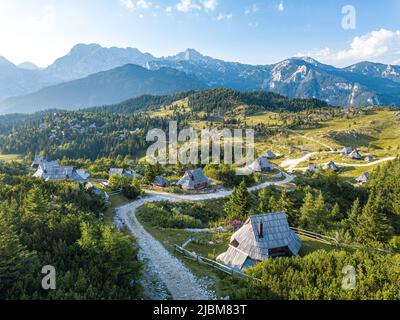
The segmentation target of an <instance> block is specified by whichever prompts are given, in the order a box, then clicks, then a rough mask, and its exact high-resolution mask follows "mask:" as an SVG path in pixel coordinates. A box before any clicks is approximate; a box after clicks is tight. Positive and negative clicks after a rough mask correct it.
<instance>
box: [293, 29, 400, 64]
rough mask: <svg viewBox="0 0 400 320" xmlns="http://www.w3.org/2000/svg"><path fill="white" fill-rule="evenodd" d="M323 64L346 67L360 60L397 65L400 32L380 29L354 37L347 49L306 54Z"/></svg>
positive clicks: (399, 51) (318, 50)
mask: <svg viewBox="0 0 400 320" xmlns="http://www.w3.org/2000/svg"><path fill="white" fill-rule="evenodd" d="M299 55H302V56H304V55H310V56H313V57H314V58H315V59H317V60H320V61H323V62H325V63H331V64H335V65H340V66H346V65H348V64H351V63H355V62H359V61H361V60H370V61H379V62H383V63H398V62H399V61H400V30H395V31H391V30H387V29H380V30H375V31H371V32H369V33H367V34H364V35H362V36H359V37H355V38H354V39H353V40H352V42H351V44H350V47H349V48H348V49H345V50H340V51H335V50H332V49H331V48H324V49H316V50H313V51H311V52H308V54H301V53H300V54H299Z"/></svg>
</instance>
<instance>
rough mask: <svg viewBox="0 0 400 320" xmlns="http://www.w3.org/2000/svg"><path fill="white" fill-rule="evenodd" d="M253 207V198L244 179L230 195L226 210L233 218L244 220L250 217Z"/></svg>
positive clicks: (230, 217) (229, 216)
mask: <svg viewBox="0 0 400 320" xmlns="http://www.w3.org/2000/svg"><path fill="white" fill-rule="evenodd" d="M251 208H252V199H251V196H250V194H249V192H248V191H247V187H246V183H245V182H244V181H242V182H241V183H240V185H239V186H238V187H236V188H235V189H234V190H233V192H232V194H231V196H230V197H229V201H228V202H227V203H226V205H225V212H226V213H227V214H228V218H229V219H231V220H236V219H239V220H243V221H244V220H246V219H247V218H248V216H249V214H250V210H251Z"/></svg>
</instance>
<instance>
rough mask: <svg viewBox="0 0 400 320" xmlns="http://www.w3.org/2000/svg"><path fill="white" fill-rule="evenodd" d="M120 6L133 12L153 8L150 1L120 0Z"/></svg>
mask: <svg viewBox="0 0 400 320" xmlns="http://www.w3.org/2000/svg"><path fill="white" fill-rule="evenodd" d="M120 2H121V4H122V6H124V7H125V8H126V9H128V10H130V11H133V10H136V9H149V8H151V7H153V3H151V2H150V1H146V0H138V1H136V2H135V1H133V0H120Z"/></svg>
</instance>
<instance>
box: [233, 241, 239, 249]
mask: <svg viewBox="0 0 400 320" xmlns="http://www.w3.org/2000/svg"><path fill="white" fill-rule="evenodd" d="M231 246H232V247H235V248H237V247H239V242H238V241H237V240H236V239H233V241H232V242H231Z"/></svg>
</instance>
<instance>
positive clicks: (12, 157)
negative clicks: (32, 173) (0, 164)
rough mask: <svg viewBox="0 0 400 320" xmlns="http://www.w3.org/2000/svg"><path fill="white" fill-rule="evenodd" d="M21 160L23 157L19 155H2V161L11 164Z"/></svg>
mask: <svg viewBox="0 0 400 320" xmlns="http://www.w3.org/2000/svg"><path fill="white" fill-rule="evenodd" d="M19 160H21V155H19V154H0V161H5V162H10V161H19Z"/></svg>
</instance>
